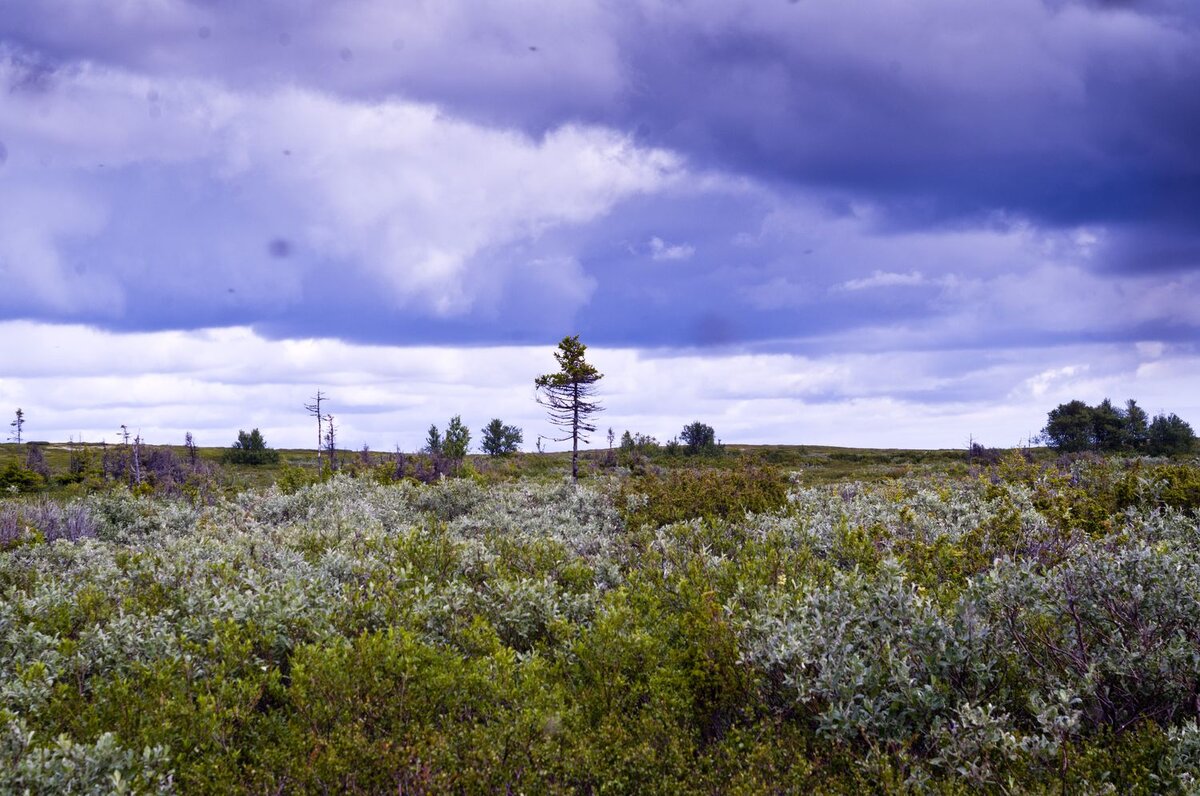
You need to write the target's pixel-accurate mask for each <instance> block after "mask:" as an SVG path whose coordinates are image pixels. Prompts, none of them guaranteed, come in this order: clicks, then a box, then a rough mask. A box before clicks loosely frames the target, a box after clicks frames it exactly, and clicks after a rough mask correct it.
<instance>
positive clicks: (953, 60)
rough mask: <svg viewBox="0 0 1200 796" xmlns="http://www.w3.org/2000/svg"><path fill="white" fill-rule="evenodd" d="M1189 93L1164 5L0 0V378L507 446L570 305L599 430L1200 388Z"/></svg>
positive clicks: (36, 422) (112, 396) (947, 412)
mask: <svg viewBox="0 0 1200 796" xmlns="http://www.w3.org/2000/svg"><path fill="white" fill-rule="evenodd" d="M1198 87H1200V4H1197V3H1196V2H1195V1H1194V0H1005V2H1002V3H984V2H971V1H968V2H964V0H905V2H899V1H898V0H857V1H856V2H853V3H846V2H842V0H746V1H745V2H743V1H742V0H572V1H571V2H530V1H528V0H505V2H488V1H487V0H471V1H470V2H466V0H436V2H435V1H434V0H428V1H423V0H411V1H410V2H404V3H396V2H392V1H391V0H337V1H336V2H330V0H257V1H256V2H254V3H242V2H233V0H0V285H3V290H0V340H2V341H3V345H2V347H0V415H2V414H3V413H4V412H9V411H15V408H16V407H21V408H22V409H23V410H24V412H25V416H26V436H27V438H33V439H47V440H54V441H62V440H66V439H68V438H69V437H70V438H76V439H78V438H83V439H87V440H96V441H98V440H100V439H107V440H109V441H112V440H114V439H116V437H117V433H118V429H119V427H120V426H121V425H122V424H126V425H128V426H129V427H130V428H131V429H135V430H139V431H141V432H142V434H143V436H144V437H145V438H146V439H147V440H148V441H150V442H161V443H166V442H172V443H178V442H181V441H182V438H183V435H184V434H185V433H186V432H188V431H190V432H192V433H193V434H194V436H195V438H196V440H197V442H198V443H199V444H201V445H227V444H230V443H231V442H232V441H233V439H234V438H235V437H236V433H237V430H238V429H242V428H245V429H249V428H251V427H258V428H260V429H262V431H263V434H264V436H265V437H266V439H267V442H268V444H271V445H277V446H289V447H290V446H303V445H308V444H311V443H313V442H315V435H316V428H315V422H313V421H312V419H311V418H309V417H307V416H306V414H305V412H304V404H305V403H306V401H307V400H308V399H310V398H311V396H312V395H313V394H314V392H315V391H316V390H317V389H321V390H322V391H324V392H325V393H327V394H328V395H329V404H328V407H329V411H331V412H332V413H333V414H334V415H335V417H336V422H337V425H338V427H339V429H340V437H341V441H342V444H343V445H345V446H346V447H351V448H357V447H359V446H361V445H363V444H367V445H370V446H371V447H372V448H373V449H388V450H390V449H392V448H393V447H394V446H397V445H399V446H400V447H401V448H403V449H406V450H414V449H416V448H418V447H419V446H420V445H421V443H422V440H423V438H424V435H425V429H426V428H428V426H429V425H430V424H431V423H437V424H438V425H440V426H444V425H445V423H446V421H447V420H448V419H449V417H450V416H451V415H454V414H460V415H461V416H462V418H463V420H464V422H466V423H467V425H468V426H469V427H471V428H472V429H475V430H476V437H478V429H480V428H481V427H482V426H483V425H484V424H485V423H486V422H487V421H488V420H489V419H491V418H493V417H500V418H502V419H503V420H504V421H505V422H506V423H513V424H516V425H519V426H521V427H522V428H523V429H524V431H525V441H526V448H527V449H529V448H532V446H533V443H534V440H535V439H536V438H537V437H538V436H539V435H544V436H547V437H549V436H554V435H555V433H556V432H555V431H554V429H553V428H552V427H551V426H550V425H549V424H548V422H547V420H546V417H545V414H544V412H543V411H542V409H541V407H539V406H538V405H537V403H536V402H535V401H534V390H533V380H534V378H535V377H536V376H537V375H539V374H541V373H546V372H550V371H553V370H554V369H555V362H554V359H553V351H554V349H555V346H556V344H557V342H558V341H559V340H561V339H562V338H563V337H564V336H565V335H579V336H580V339H581V340H582V341H583V342H584V343H585V344H587V346H588V356H589V359H590V360H592V361H593V362H594V364H595V365H596V366H597V367H598V368H599V369H600V370H601V371H602V372H603V373H604V374H605V378H604V380H603V381H602V382H601V383H600V384H599V385H598V386H599V394H600V398H601V400H602V402H603V404H604V405H605V407H606V413H605V414H604V415H601V416H600V417H599V418H598V420H597V422H598V424H599V425H600V427H601V433H600V434H598V435H597V438H596V439H595V440H593V444H594V445H604V444H607V443H606V441H604V440H603V436H604V434H603V431H605V430H607V428H608V427H609V426H612V427H613V428H614V429H615V431H616V433H617V434H618V435H619V434H620V433H621V432H622V431H624V430H625V429H629V430H632V431H637V432H641V433H647V434H652V435H654V436H656V437H658V438H659V439H660V440H666V439H669V438H670V437H672V436H674V435H676V434H677V433H678V432H679V430H680V429H681V428H682V427H683V425H684V424H686V423H688V422H691V421H693V420H701V421H704V422H706V423H708V424H710V425H712V426H713V427H714V428H715V430H716V433H717V436H718V437H720V438H721V439H723V440H724V441H726V442H740V443H788V444H829V445H849V446H870V447H909V448H937V447H960V446H965V445H967V444H968V442H969V441H970V440H975V441H980V442H982V443H983V444H987V445H995V446H1011V445H1017V444H1021V443H1023V442H1025V441H1027V440H1029V439H1030V438H1031V437H1033V436H1034V435H1036V434H1037V432H1038V431H1039V430H1040V429H1041V427H1042V426H1043V425H1044V424H1045V418H1046V412H1047V411H1049V410H1050V409H1051V408H1053V407H1054V406H1055V405H1057V404H1058V403H1060V402H1063V401H1067V400H1071V399H1075V398H1079V399H1082V400H1085V401H1088V402H1089V403H1095V402H1098V401H1100V400H1101V399H1103V398H1105V397H1109V398H1112V399H1113V400H1114V401H1118V402H1123V401H1124V400H1125V399H1127V398H1130V397H1133V398H1136V399H1137V400H1138V402H1139V403H1140V404H1141V405H1142V406H1143V407H1144V408H1146V409H1147V410H1148V411H1150V412H1151V413H1152V414H1154V413H1158V412H1175V413H1178V414H1179V415H1180V416H1182V417H1184V419H1186V420H1190V421H1191V422H1192V423H1193V425H1197V424H1200V345H1198V343H1200V88H1198ZM6 407H12V409H11V410H10V409H8V408H6ZM550 447H552V448H553V447H562V446H561V445H557V446H556V445H554V444H551V445H550Z"/></svg>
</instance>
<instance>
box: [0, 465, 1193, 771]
mask: <svg viewBox="0 0 1200 796" xmlns="http://www.w3.org/2000/svg"><path fill="white" fill-rule="evenodd" d="M13 447H14V446H6V447H5V448H4V449H3V450H2V451H0V455H7V456H14V455H16V454H17V453H18V452H17V451H15V450H14V449H13ZM46 453H47V459H48V460H49V461H50V463H51V465H52V467H58V466H60V465H63V464H69V462H67V460H66V459H63V460H62V461H59V459H58V458H57V457H60V456H67V455H68V453H69V452H66V451H59V450H48V451H47V452H46ZM185 453H186V452H185V451H183V450H182V449H177V450H176V454H177V455H179V456H183V455H184V454H185ZM202 454H203V457H204V458H205V459H206V460H212V461H215V460H216V459H218V458H219V456H220V452H219V451H214V450H206V451H203V452H202ZM603 455H604V454H603V453H602V452H601V453H599V454H597V457H598V458H599V457H603ZM347 458H350V455H348V456H347ZM311 461H312V454H311V453H310V452H304V451H285V452H282V455H281V464H280V465H278V466H271V467H262V468H246V467H235V466H229V468H228V469H229V472H225V470H224V469H223V470H222V471H221V473H222V475H221V476H220V477H221V478H223V479H225V481H224V483H223V485H222V488H220V489H216V490H213V491H211V492H209V493H206V496H205V497H204V499H199V498H198V497H197V495H196V494H190V495H189V494H182V495H179V496H176V497H170V496H167V495H164V494H150V493H148V494H145V495H142V496H135V495H133V494H131V493H130V491H129V490H128V489H127V488H125V487H123V486H112V485H110V486H107V487H104V488H99V489H95V490H92V491H89V492H87V493H86V494H83V493H81V494H78V495H76V494H74V493H72V492H70V489H71V487H70V486H69V485H68V486H64V487H61V489H60V491H57V492H51V493H49V496H48V495H47V493H43V494H41V495H30V496H22V497H21V498H19V499H9V500H3V501H0V596H2V598H3V599H2V600H0V792H22V791H24V790H26V789H28V790H30V791H31V792H66V791H68V790H71V792H97V793H98V792H119V791H121V790H122V789H124V790H125V791H126V792H128V791H134V792H161V793H169V792H180V793H276V792H287V793H329V792H338V793H343V792H350V793H353V792H359V793H384V792H388V793H396V792H401V793H445V792H459V793H497V792H501V793H503V792H511V793H518V792H525V793H663V794H668V793H683V792H687V793H713V794H717V793H722V794H724V793H742V794H757V793H763V794H768V793H813V792H816V793H826V792H828V793H845V792H850V791H863V792H885V793H900V792H907V791H912V790H918V791H923V792H943V793H975V792H985V793H986V792H994V793H1014V792H1033V793H1038V792H1043V793H1051V792H1053V793H1063V792H1067V793H1104V792H1112V793H1147V794H1149V793H1181V794H1182V793H1189V792H1194V789H1195V788H1196V787H1197V786H1198V784H1200V725H1197V715H1198V712H1200V629H1198V625H1197V623H1196V617H1197V616H1200V518H1198V513H1197V512H1198V511H1200V463H1197V461H1196V460H1194V459H1179V460H1174V461H1172V460H1165V459H1157V460H1152V459H1141V460H1137V459H1104V458H1101V457H1098V456H1083V457H1077V458H1074V459H1066V458H1063V459H1059V458H1058V457H1053V456H1050V455H1049V454H1046V453H1045V452H1033V453H1028V452H1027V453H1026V454H1025V455H1022V454H1020V453H1017V452H1009V453H1007V454H1005V455H1003V456H1000V457H999V458H998V460H997V461H996V462H995V463H991V464H987V463H982V462H979V461H976V462H973V463H970V464H968V463H967V462H966V459H965V453H964V452H962V451H928V452H926V451H870V450H848V449H835V448H813V447H806V446H804V447H766V448H742V447H734V446H731V448H730V450H729V451H727V452H726V454H725V455H724V456H720V457H712V458H706V457H699V458H697V457H693V458H691V459H688V457H682V456H677V457H670V456H654V455H651V456H649V457H647V459H646V460H644V461H634V462H629V464H630V466H620V464H619V463H618V466H615V467H604V466H601V465H602V464H603V461H602V460H601V461H597V462H594V464H596V467H595V469H594V473H593V469H592V468H591V467H589V468H587V469H586V471H587V472H588V473H589V475H588V477H587V478H585V479H583V480H582V481H581V483H580V485H578V486H575V485H572V484H571V483H570V482H569V480H564V479H563V473H564V472H565V471H566V469H567V467H568V464H567V462H566V460H565V459H564V456H563V455H561V454H551V455H546V456H533V455H527V456H522V457H517V458H513V459H509V460H506V461H504V462H502V463H500V464H498V465H497V466H494V467H491V468H489V464H494V463H489V462H486V461H479V462H472V467H471V468H469V469H467V468H464V477H459V478H448V479H443V480H440V481H438V482H436V483H434V484H432V485H423V484H420V483H417V482H416V481H414V480H412V479H411V478H409V479H405V480H403V481H399V482H386V481H385V480H384V479H381V478H380V476H379V474H380V472H382V471H380V470H378V469H376V468H365V467H364V468H362V469H359V470H357V473H358V477H351V475H350V472H351V471H353V468H351V467H349V466H347V468H346V470H347V472H345V473H343V474H340V475H338V476H336V477H333V478H327V479H326V480H324V481H322V482H315V483H308V482H305V479H303V478H297V477H296V473H297V471H300V468H301V467H302V466H304V465H306V463H309V464H308V466H309V468H310V469H309V470H308V471H301V472H308V473H309V475H310V476H315V472H314V471H312V469H311V464H310V463H311ZM4 464H5V462H4V460H3V459H0V467H2V466H4ZM376 467H378V465H376ZM243 471H245V472H243ZM276 475H277V476H279V477H280V478H281V485H282V487H283V488H280V487H279V486H271V487H265V486H262V485H265V484H266V483H267V482H268V481H270V480H271V478H272V477H273V476H276ZM309 480H311V479H309ZM244 484H259V485H260V487H259V488H253V489H249V490H240V491H239V487H240V486H241V485H244ZM75 486H78V485H75Z"/></svg>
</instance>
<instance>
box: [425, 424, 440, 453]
mask: <svg viewBox="0 0 1200 796" xmlns="http://www.w3.org/2000/svg"><path fill="white" fill-rule="evenodd" d="M423 450H424V451H425V452H426V453H428V454H430V455H431V456H441V455H442V432H441V430H440V429H439V428H438V427H437V425H436V424H434V423H430V424H429V431H427V432H425V447H424V449H423Z"/></svg>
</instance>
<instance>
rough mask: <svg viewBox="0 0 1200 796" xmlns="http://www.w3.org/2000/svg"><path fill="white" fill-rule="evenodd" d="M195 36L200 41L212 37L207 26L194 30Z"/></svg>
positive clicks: (210, 29) (210, 30)
mask: <svg viewBox="0 0 1200 796" xmlns="http://www.w3.org/2000/svg"><path fill="white" fill-rule="evenodd" d="M196 35H197V36H199V37H200V38H202V39H207V38H209V37H210V36H212V28H210V27H209V26H208V25H201V26H200V27H199V28H197V29H196Z"/></svg>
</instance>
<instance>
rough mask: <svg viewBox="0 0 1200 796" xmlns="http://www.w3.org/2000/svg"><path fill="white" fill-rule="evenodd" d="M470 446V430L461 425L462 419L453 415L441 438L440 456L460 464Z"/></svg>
mask: <svg viewBox="0 0 1200 796" xmlns="http://www.w3.org/2000/svg"><path fill="white" fill-rule="evenodd" d="M470 444H471V430H470V429H468V428H467V427H466V426H464V425H463V422H462V417H461V416H459V415H455V416H454V417H452V418H450V423H449V424H448V425H447V426H446V433H445V435H444V436H443V437H442V455H443V456H445V457H446V458H447V459H450V460H451V461H455V462H461V461H462V459H463V457H464V456H466V455H467V450H468V449H469V447H470Z"/></svg>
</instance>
